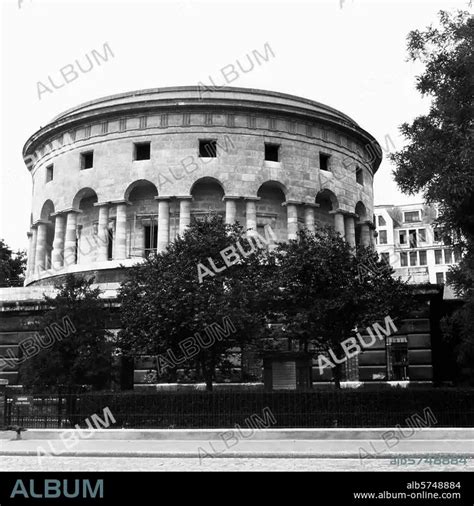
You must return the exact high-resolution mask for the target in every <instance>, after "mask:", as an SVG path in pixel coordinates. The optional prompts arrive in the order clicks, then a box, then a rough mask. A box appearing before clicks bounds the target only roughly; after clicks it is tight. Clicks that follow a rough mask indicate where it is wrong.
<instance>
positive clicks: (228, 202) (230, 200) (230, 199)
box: [223, 195, 239, 225]
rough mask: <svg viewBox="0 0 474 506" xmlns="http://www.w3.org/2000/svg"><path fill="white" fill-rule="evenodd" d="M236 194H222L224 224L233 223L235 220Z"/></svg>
mask: <svg viewBox="0 0 474 506" xmlns="http://www.w3.org/2000/svg"><path fill="white" fill-rule="evenodd" d="M238 198H239V197H236V196H232V195H229V196H224V198H223V200H224V202H225V223H226V225H233V224H234V223H235V222H236V221H237V199H238Z"/></svg>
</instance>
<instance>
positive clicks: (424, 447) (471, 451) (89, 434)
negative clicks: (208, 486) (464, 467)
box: [0, 428, 474, 459]
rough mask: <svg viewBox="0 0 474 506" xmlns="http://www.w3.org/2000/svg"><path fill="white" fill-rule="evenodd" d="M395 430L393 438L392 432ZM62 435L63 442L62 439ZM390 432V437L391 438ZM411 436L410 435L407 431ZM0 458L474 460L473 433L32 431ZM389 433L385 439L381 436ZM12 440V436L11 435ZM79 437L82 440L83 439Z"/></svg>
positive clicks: (7, 445)
mask: <svg viewBox="0 0 474 506" xmlns="http://www.w3.org/2000/svg"><path fill="white" fill-rule="evenodd" d="M391 430H392V431H395V432H394V434H391V435H390V434H388V431H391ZM61 434H62V438H61V437H60V436H61ZM387 434H388V435H387ZM405 434H406V432H405ZM0 435H1V439H0V456H33V455H37V454H38V451H39V449H40V448H41V451H42V453H46V452H47V453H52V454H55V455H58V456H74V457H163V458H165V457H166V458H175V457H176V458H196V457H199V456H203V455H205V454H206V453H207V454H212V456H213V457H224V458H229V457H238V458H288V457H291V458H360V457H362V458H385V459H386V458H396V457H398V458H402V457H412V458H426V457H443V456H444V457H448V456H449V457H465V458H467V459H471V458H474V430H473V429H446V428H444V429H418V430H417V431H416V432H415V433H414V434H413V436H412V437H406V438H405V439H402V435H401V434H400V433H399V432H397V430H396V429H389V428H387V429H329V430H325V429H314V430H310V429H299V430H298V429H296V430H295V429H291V430H284V429H283V430H281V429H261V430H256V431H254V433H253V434H252V433H251V431H249V430H246V431H245V430H243V431H242V432H239V431H238V430H237V429H235V428H234V429H222V431H217V430H195V431H188V430H182V431H179V430H157V431H143V430H135V431H134V430H131V431H130V430H126V429H115V430H111V429H107V430H92V431H86V430H83V431H81V432H79V431H75V430H74V429H68V430H50V429H44V430H31V431H27V432H23V433H22V439H20V440H17V439H16V434H15V433H13V432H8V433H1V434H0ZM382 435H385V439H384V438H383V437H382ZM7 436H8V437H7ZM78 438H79V439H78Z"/></svg>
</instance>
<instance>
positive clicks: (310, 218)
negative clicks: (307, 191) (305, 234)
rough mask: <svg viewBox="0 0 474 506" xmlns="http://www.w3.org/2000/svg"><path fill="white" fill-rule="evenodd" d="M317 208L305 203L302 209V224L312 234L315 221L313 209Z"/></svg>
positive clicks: (316, 205)
mask: <svg viewBox="0 0 474 506" xmlns="http://www.w3.org/2000/svg"><path fill="white" fill-rule="evenodd" d="M315 207H318V204H311V203H306V204H305V208H304V224H305V227H306V228H307V229H308V231H309V232H311V233H314V231H315V221H314V208H315Z"/></svg>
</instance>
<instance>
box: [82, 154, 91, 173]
mask: <svg viewBox="0 0 474 506" xmlns="http://www.w3.org/2000/svg"><path fill="white" fill-rule="evenodd" d="M93 165H94V152H93V151H86V152H85V153H81V169H82V170H84V169H92V167H93Z"/></svg>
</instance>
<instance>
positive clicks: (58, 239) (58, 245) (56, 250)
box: [51, 213, 66, 270]
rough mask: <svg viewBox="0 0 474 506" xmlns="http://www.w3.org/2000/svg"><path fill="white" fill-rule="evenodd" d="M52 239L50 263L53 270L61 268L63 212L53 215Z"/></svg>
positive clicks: (62, 261) (64, 223)
mask: <svg viewBox="0 0 474 506" xmlns="http://www.w3.org/2000/svg"><path fill="white" fill-rule="evenodd" d="M54 219H55V223H54V240H53V253H52V258H51V264H52V268H53V270H58V269H61V267H62V266H63V264H64V234H65V232H66V217H65V216H64V214H60V213H56V214H55V215H54Z"/></svg>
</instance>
